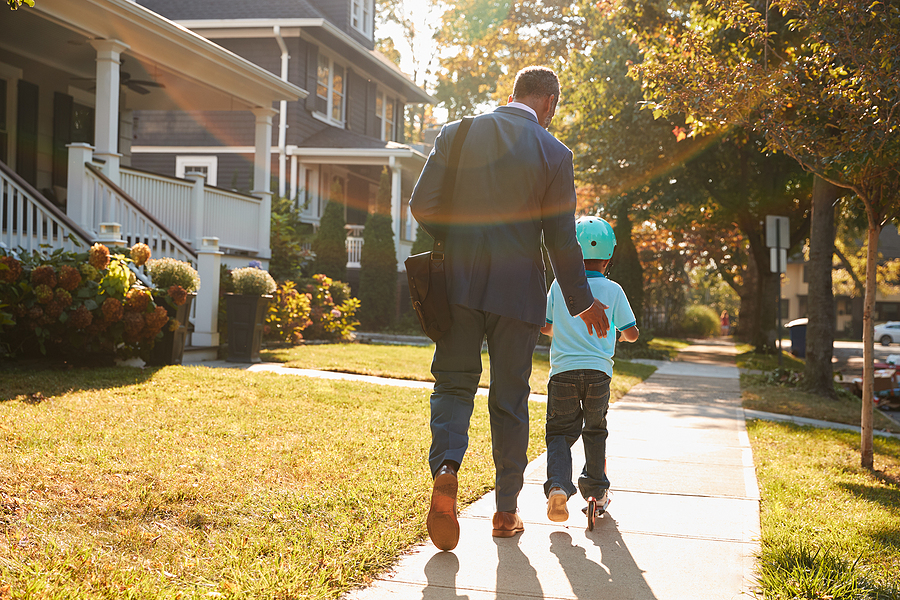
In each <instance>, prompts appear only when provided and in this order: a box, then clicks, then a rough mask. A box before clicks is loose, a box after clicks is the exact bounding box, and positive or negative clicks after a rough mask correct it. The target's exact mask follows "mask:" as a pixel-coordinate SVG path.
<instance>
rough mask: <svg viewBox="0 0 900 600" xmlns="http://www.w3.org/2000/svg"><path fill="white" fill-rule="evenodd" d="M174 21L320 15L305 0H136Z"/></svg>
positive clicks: (321, 16)
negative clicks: (225, 0)
mask: <svg viewBox="0 0 900 600" xmlns="http://www.w3.org/2000/svg"><path fill="white" fill-rule="evenodd" d="M137 1H138V4H141V5H143V6H146V7H147V8H149V9H150V10H152V11H154V12H158V13H159V14H161V15H165V16H166V18H168V19H171V20H173V21H184V20H194V19H217V20H218V19H322V18H324V17H325V15H323V14H322V12H321V11H320V10H319V9H317V8H316V7H314V6H313V5H312V4H310V3H309V2H307V1H306V0H245V1H243V2H242V1H240V0H229V1H227V2H222V0H137Z"/></svg>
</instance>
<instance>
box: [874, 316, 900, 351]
mask: <svg viewBox="0 0 900 600" xmlns="http://www.w3.org/2000/svg"><path fill="white" fill-rule="evenodd" d="M875 339H876V340H877V341H879V342H881V345H882V346H890V345H891V344H900V321H888V322H887V323H882V324H881V325H876V326H875Z"/></svg>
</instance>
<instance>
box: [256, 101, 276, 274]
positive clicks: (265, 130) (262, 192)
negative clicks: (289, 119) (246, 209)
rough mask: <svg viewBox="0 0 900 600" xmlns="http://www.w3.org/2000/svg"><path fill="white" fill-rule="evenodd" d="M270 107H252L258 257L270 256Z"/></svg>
mask: <svg viewBox="0 0 900 600" xmlns="http://www.w3.org/2000/svg"><path fill="white" fill-rule="evenodd" d="M275 113H276V111H275V110H274V109H272V108H254V109H253V115H254V116H255V117H256V136H255V140H256V150H255V154H254V159H253V187H254V188H256V189H254V190H253V195H254V196H256V197H257V198H260V199H261V200H262V204H261V207H260V215H259V257H260V258H265V259H268V258H270V257H271V256H272V251H271V249H270V248H269V233H270V230H271V226H272V224H271V222H270V220H271V218H272V117H273V116H275Z"/></svg>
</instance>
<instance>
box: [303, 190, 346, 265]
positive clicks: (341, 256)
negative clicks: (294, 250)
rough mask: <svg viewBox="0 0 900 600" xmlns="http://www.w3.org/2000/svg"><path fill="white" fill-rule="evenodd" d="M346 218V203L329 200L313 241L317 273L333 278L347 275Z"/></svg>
mask: <svg viewBox="0 0 900 600" xmlns="http://www.w3.org/2000/svg"><path fill="white" fill-rule="evenodd" d="M346 224H347V223H346V221H345V220H344V205H343V204H342V203H341V202H337V201H335V200H329V202H328V204H326V205H325V212H324V214H323V215H322V220H321V222H320V223H319V231H318V233H316V237H315V239H313V241H312V250H313V252H314V253H315V255H316V259H315V262H314V269H315V272H316V273H321V274H323V275H327V276H328V277H331V278H332V279H340V280H342V279H345V278H346V277H347V230H346V229H344V226H345V225H346Z"/></svg>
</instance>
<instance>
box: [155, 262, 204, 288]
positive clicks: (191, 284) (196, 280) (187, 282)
mask: <svg viewBox="0 0 900 600" xmlns="http://www.w3.org/2000/svg"><path fill="white" fill-rule="evenodd" d="M147 270H148V271H149V272H150V280H151V281H152V282H153V285H155V286H156V287H158V288H161V289H168V288H170V287H171V286H173V285H180V286H181V287H182V288H183V289H184V291H186V292H188V293H189V294H191V293H195V292H196V291H197V290H199V289H200V274H199V273H197V270H196V269H194V267H192V266H191V265H190V263H187V262H185V261H183V260H176V259H174V258H157V259H150V260H148V261H147Z"/></svg>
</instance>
